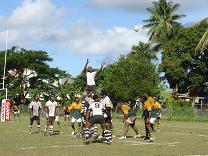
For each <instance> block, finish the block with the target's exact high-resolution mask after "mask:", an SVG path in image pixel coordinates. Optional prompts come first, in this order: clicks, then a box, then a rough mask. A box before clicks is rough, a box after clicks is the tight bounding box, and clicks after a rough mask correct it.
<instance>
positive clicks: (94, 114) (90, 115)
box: [83, 95, 112, 144]
mask: <svg viewBox="0 0 208 156" xmlns="http://www.w3.org/2000/svg"><path fill="white" fill-rule="evenodd" d="M93 100H94V102H93V103H92V104H91V105H90V106H89V109H88V111H87V115H86V127H85V135H84V141H83V142H84V143H89V138H90V128H91V127H92V126H94V125H95V124H100V125H101V127H102V129H103V131H104V137H105V139H106V141H105V142H106V143H107V144H110V143H111V142H112V135H111V132H110V130H108V129H107V126H106V124H105V118H104V116H103V112H104V111H105V107H104V106H103V105H102V103H100V102H99V98H98V96H97V95H94V96H93Z"/></svg>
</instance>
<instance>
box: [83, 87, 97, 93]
mask: <svg viewBox="0 0 208 156" xmlns="http://www.w3.org/2000/svg"><path fill="white" fill-rule="evenodd" d="M85 91H86V92H89V91H92V92H93V93H94V94H95V91H96V86H95V85H87V86H86V87H85Z"/></svg>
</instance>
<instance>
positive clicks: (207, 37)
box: [193, 18, 208, 51]
mask: <svg viewBox="0 0 208 156" xmlns="http://www.w3.org/2000/svg"><path fill="white" fill-rule="evenodd" d="M201 24H208V18H205V19H203V20H202V21H200V22H198V23H196V24H194V25H193V27H197V26H200V25H201ZM207 47H208V29H207V31H206V32H205V33H204V34H203V36H202V38H201V39H200V41H199V43H198V45H197V47H196V51H203V50H204V49H206V48H207Z"/></svg>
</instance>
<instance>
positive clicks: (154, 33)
mask: <svg viewBox="0 0 208 156" xmlns="http://www.w3.org/2000/svg"><path fill="white" fill-rule="evenodd" d="M152 4H153V6H152V7H150V8H147V11H148V12H149V13H150V14H151V16H150V17H149V19H147V20H143V22H144V23H146V24H145V25H144V26H143V27H144V28H148V29H149V31H148V34H149V35H150V37H149V40H150V41H153V42H154V41H156V42H158V41H159V40H160V39H161V37H162V38H164V37H167V36H171V35H172V33H173V29H174V27H175V26H177V25H180V24H179V23H178V22H176V20H178V19H180V18H182V17H184V16H185V15H183V14H176V13H175V11H176V10H177V9H178V8H179V7H180V4H178V3H176V4H173V3H172V2H167V0H159V1H154V2H153V3H152Z"/></svg>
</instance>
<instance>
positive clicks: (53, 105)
mask: <svg viewBox="0 0 208 156" xmlns="http://www.w3.org/2000/svg"><path fill="white" fill-rule="evenodd" d="M45 106H46V107H48V112H47V113H48V116H49V117H54V116H55V111H56V107H57V102H56V101H53V102H52V101H47V102H46V104H45Z"/></svg>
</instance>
